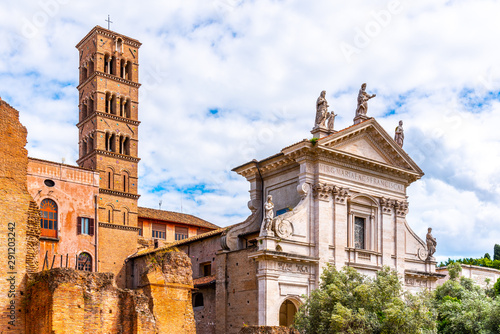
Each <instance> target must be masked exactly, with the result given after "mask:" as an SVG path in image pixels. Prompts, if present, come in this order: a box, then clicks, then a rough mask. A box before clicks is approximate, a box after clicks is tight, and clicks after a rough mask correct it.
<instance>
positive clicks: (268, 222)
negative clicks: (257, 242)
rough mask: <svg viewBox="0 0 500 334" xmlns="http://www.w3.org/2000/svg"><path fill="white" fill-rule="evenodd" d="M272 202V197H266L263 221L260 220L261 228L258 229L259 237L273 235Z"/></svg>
mask: <svg viewBox="0 0 500 334" xmlns="http://www.w3.org/2000/svg"><path fill="white" fill-rule="evenodd" d="M272 200H273V197H272V196H271V195H268V196H267V201H266V203H265V204H264V219H263V220H262V226H261V228H260V235H263V236H265V235H272V234H273V232H272V228H273V218H274V204H273V202H272Z"/></svg>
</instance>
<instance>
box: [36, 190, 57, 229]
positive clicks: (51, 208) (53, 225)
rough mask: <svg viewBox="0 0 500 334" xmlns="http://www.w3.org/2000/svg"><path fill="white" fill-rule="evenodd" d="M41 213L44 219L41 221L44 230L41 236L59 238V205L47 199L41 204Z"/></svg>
mask: <svg viewBox="0 0 500 334" xmlns="http://www.w3.org/2000/svg"><path fill="white" fill-rule="evenodd" d="M40 211H41V215H42V218H41V219H40V227H41V229H42V231H41V232H42V233H41V236H42V237H49V238H57V204H56V202H54V201H53V200H51V199H49V198H46V199H44V200H43V201H42V203H40Z"/></svg>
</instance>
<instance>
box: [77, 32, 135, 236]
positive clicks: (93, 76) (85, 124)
mask: <svg viewBox="0 0 500 334" xmlns="http://www.w3.org/2000/svg"><path fill="white" fill-rule="evenodd" d="M140 46H141V43H140V42H139V41H137V40H135V39H132V38H130V37H127V36H124V35H121V34H118V33H116V32H114V31H111V30H108V29H105V28H102V27H100V26H96V27H95V28H93V29H92V30H91V31H90V32H89V33H88V34H87V36H85V37H84V38H83V39H82V40H81V41H80V43H78V45H77V46H76V48H77V49H78V53H79V59H80V61H79V62H80V64H79V65H80V67H79V70H80V81H79V85H78V87H77V89H78V92H79V111H80V119H79V122H78V124H77V127H78V130H79V149H80V154H79V159H78V161H77V163H78V165H79V166H80V167H85V168H88V169H93V170H95V171H98V172H99V174H100V186H99V198H98V207H99V212H98V216H99V222H100V223H108V224H116V225H122V226H123V225H124V226H131V227H136V226H137V199H138V198H139V195H138V194H137V164H138V162H139V160H140V159H139V157H138V127H139V123H140V122H139V120H138V98H139V94H138V93H139V87H140V84H139V82H138V80H139V70H138V67H139V48H140Z"/></svg>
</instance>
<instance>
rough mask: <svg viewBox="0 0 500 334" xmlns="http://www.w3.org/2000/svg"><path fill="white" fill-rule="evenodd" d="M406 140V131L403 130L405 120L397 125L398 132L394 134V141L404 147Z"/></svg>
mask: <svg viewBox="0 0 500 334" xmlns="http://www.w3.org/2000/svg"><path fill="white" fill-rule="evenodd" d="M404 140H405V132H404V130H403V121H399V125H398V126H397V127H396V133H395V134H394V141H395V142H396V144H398V145H399V147H403V142H404Z"/></svg>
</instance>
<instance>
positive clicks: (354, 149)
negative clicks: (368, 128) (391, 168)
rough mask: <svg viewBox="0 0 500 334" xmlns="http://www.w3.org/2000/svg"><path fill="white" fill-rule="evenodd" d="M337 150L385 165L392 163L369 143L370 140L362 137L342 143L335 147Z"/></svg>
mask: <svg viewBox="0 0 500 334" xmlns="http://www.w3.org/2000/svg"><path fill="white" fill-rule="evenodd" d="M335 148H336V149H337V150H340V151H343V152H348V153H352V154H354V155H359V156H362V157H365V158H368V159H373V160H376V161H379V162H383V163H386V164H391V163H392V161H391V160H389V158H388V157H386V156H384V154H383V153H382V152H380V150H379V149H378V148H377V147H376V146H375V144H374V143H372V142H371V140H370V138H369V137H367V136H363V137H361V138H355V139H354V140H352V141H349V142H348V143H342V144H340V145H338V146H335Z"/></svg>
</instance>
